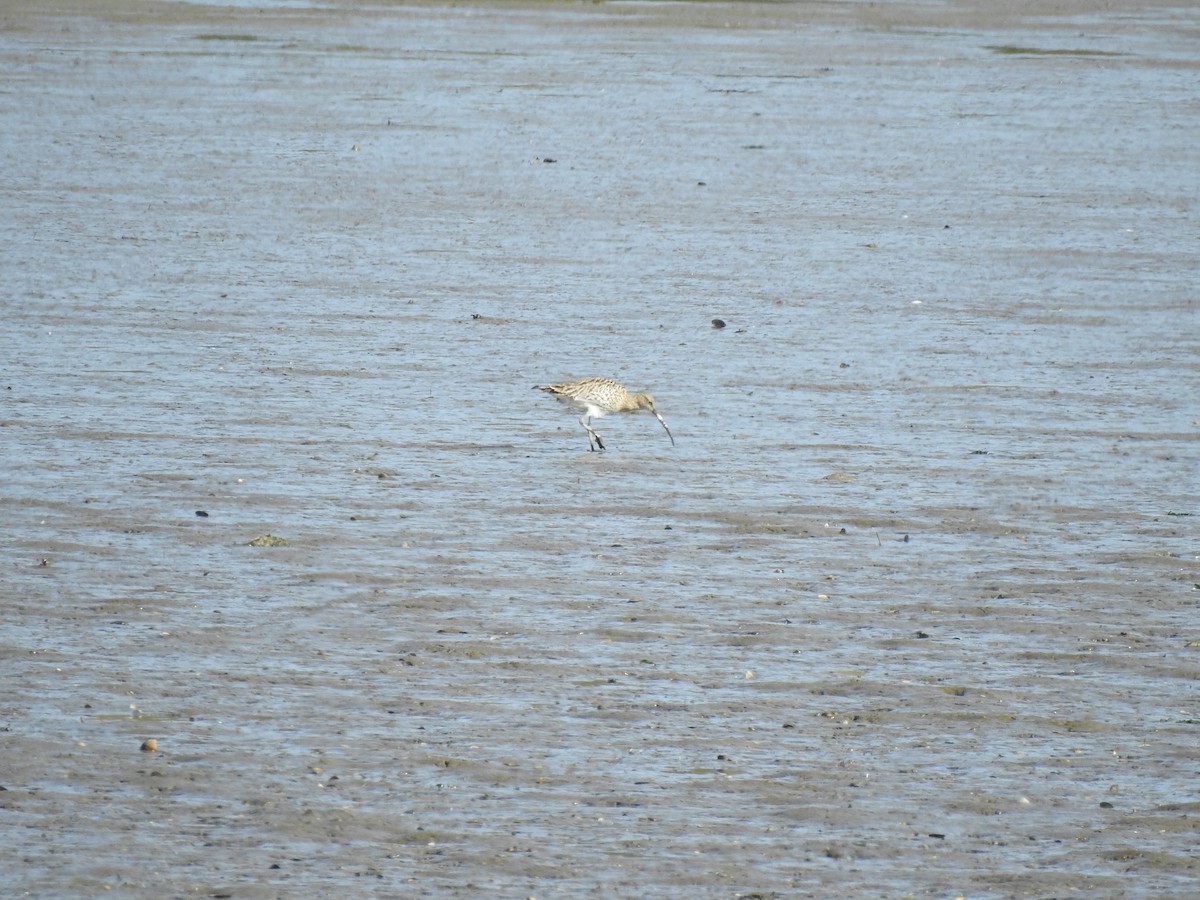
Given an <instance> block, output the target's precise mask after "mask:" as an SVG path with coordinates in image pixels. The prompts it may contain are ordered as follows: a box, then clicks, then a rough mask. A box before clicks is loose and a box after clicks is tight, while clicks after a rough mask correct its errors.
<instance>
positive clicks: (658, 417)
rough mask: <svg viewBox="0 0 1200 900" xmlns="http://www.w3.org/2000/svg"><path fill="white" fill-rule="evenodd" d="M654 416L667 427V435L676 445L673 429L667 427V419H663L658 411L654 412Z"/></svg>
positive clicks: (672, 443)
mask: <svg viewBox="0 0 1200 900" xmlns="http://www.w3.org/2000/svg"><path fill="white" fill-rule="evenodd" d="M654 418H656V419H658V421H659V422H661V423H662V427H663V428H666V429H667V437H669V438H670V439H671V446H672V447H674V446H675V436H674V435H673V434H671V429H670V428H667V423H666V422H665V421H663V417H662V416H661V415H659V414H658V413H657V412H656V413H655V414H654Z"/></svg>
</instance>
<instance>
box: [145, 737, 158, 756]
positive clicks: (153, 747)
mask: <svg viewBox="0 0 1200 900" xmlns="http://www.w3.org/2000/svg"><path fill="white" fill-rule="evenodd" d="M157 750H158V741H156V740H155V739H154V738H147V739H146V740H144V741H142V752H143V753H154V752H156V751H157Z"/></svg>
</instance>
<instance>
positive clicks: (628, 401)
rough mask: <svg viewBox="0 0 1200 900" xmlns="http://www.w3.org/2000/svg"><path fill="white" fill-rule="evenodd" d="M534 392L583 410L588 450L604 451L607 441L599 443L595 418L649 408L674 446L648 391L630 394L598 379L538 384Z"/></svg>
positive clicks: (581, 421) (613, 383)
mask: <svg viewBox="0 0 1200 900" xmlns="http://www.w3.org/2000/svg"><path fill="white" fill-rule="evenodd" d="M534 389H535V390H539V391H546V392H547V393H549V394H553V395H554V396H555V397H557V398H558V399H559V400H562V401H563V402H564V403H568V404H570V405H571V406H573V407H575V409H577V410H582V411H583V415H582V416H580V417H579V424H580V425H582V426H583V427H584V428H585V429H586V430H587V433H588V450H596V449H597V448H598V449H600V450H603V449H604V441H602V440H600V435H598V434H596V431H595V429H594V428H592V425H591V421H592V419H599V418H602V417H604V416H606V415H608V414H609V413H619V412H637V411H638V410H639V409H648V410H649V411H650V412H651V413H653V415H654V418H656V419H658V421H659V422H660V423H661V424H662V427H663V428H664V429H666V432H667V437H669V438H671V446H672V447H674V446H675V437H674V436H673V435H672V434H671V429H670V428H667V423H666V422H664V421H663V417H662V416H661V415H660V414H659V412H658V410H656V409H655V408H654V398H653V397H651V396H650V394H648V393H647V392H646V391H638V392H637V393H633V394H631V393H630V392H629V391H627V390H626V389H625V385H623V384H621V383H620V382H617V381H613V380H612V379H611V378H596V377H592V378H581V379H579V380H578V381H567V382H563V383H562V384H546V385H541V384H535V385H534Z"/></svg>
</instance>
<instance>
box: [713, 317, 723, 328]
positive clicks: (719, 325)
mask: <svg viewBox="0 0 1200 900" xmlns="http://www.w3.org/2000/svg"><path fill="white" fill-rule="evenodd" d="M712 327H713V328H724V327H725V320H724V319H713V320H712Z"/></svg>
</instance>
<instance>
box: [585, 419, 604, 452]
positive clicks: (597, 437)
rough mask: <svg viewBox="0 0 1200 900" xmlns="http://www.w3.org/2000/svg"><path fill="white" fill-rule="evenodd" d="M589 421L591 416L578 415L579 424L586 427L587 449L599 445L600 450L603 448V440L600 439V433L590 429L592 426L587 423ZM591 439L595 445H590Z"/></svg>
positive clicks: (593, 448)
mask: <svg viewBox="0 0 1200 900" xmlns="http://www.w3.org/2000/svg"><path fill="white" fill-rule="evenodd" d="M591 421H592V417H591V416H587V415H584V416H580V417H579V424H580V425H582V426H583V427H584V428H586V429H587V433H588V449H589V450H595V449H596V447H599V448H600V449H601V450H603V449H604V441H602V440H600V435H598V434H596V432H595V431H593V430H592V426H591V425H590V424H589V423H590V422H591ZM592 441H595V442H596V447H593V446H592Z"/></svg>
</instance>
